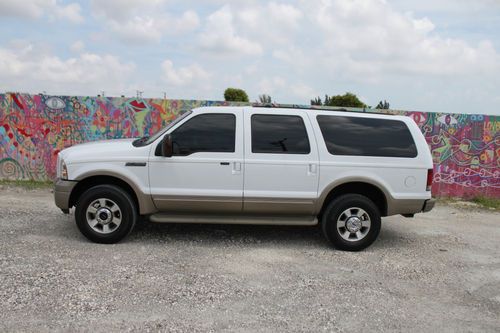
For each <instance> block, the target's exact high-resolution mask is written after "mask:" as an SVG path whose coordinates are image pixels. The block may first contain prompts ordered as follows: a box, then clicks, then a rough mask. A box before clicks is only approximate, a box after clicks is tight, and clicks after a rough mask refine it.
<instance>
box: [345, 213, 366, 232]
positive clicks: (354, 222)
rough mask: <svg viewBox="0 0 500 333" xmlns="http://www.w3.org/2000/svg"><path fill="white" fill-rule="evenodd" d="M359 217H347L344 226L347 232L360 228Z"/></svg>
mask: <svg viewBox="0 0 500 333" xmlns="http://www.w3.org/2000/svg"><path fill="white" fill-rule="evenodd" d="M361 226H362V223H361V219H360V218H359V217H357V216H352V217H350V218H348V219H347V221H346V223H345V227H346V229H347V230H349V232H358V231H359V230H360V229H361Z"/></svg>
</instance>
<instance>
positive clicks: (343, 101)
mask: <svg viewBox="0 0 500 333" xmlns="http://www.w3.org/2000/svg"><path fill="white" fill-rule="evenodd" d="M311 105H324V106H345V107H351V108H365V107H366V104H365V103H363V102H361V101H360V100H359V98H358V96H356V95H354V94H353V93H350V92H347V93H345V94H344V95H335V96H331V97H330V96H328V95H325V99H324V101H323V102H322V101H321V98H320V97H319V96H318V97H316V98H315V99H311Z"/></svg>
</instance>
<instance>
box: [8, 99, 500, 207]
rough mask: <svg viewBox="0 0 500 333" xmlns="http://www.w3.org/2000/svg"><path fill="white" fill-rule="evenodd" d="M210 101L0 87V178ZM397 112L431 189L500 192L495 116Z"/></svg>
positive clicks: (48, 165)
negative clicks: (422, 141) (420, 146)
mask: <svg viewBox="0 0 500 333" xmlns="http://www.w3.org/2000/svg"><path fill="white" fill-rule="evenodd" d="M215 105H227V103H226V102H220V101H195V100H167V99H142V98H139V99H138V98H105V97H76V96H47V95H27V94H10V93H8V94H0V179H34V180H47V179H53V178H54V177H55V169H56V165H55V163H56V158H57V153H58V152H59V151H60V150H62V149H64V148H65V147H68V146H71V145H74V144H77V143H81V142H86V141H95V140H102V139H111V138H122V137H137V136H142V135H145V134H151V133H154V132H155V131H157V130H159V129H160V128H161V127H163V126H165V124H167V123H168V122H170V121H171V120H172V119H174V118H175V117H176V116H177V115H178V113H179V112H180V111H182V110H188V109H191V108H194V107H198V106H215ZM372 111H373V110H372ZM397 112H398V113H402V114H405V115H407V116H409V117H412V118H413V120H414V121H415V122H416V123H417V124H418V125H419V127H420V129H421V130H422V133H424V135H425V137H426V139H427V142H428V144H429V146H430V147H431V150H432V154H433V158H434V163H435V176H434V185H433V193H434V194H435V195H438V196H458V197H472V196H477V195H483V196H489V197H496V198H498V197H500V132H499V128H500V117H498V116H488V115H469V114H467V115H466V114H440V113H425V112H411V111H410V112H407V111H397Z"/></svg>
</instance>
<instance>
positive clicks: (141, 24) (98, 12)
mask: <svg viewBox="0 0 500 333" xmlns="http://www.w3.org/2000/svg"><path fill="white" fill-rule="evenodd" d="M164 4H165V1H164V0H124V1H122V0H99V1H97V0H93V1H92V2H91V5H92V11H93V12H94V14H95V16H96V17H97V18H99V19H101V20H102V22H103V23H104V24H105V26H106V27H107V28H108V30H109V31H110V32H111V33H112V34H113V35H116V36H118V37H119V38H120V39H122V40H124V41H127V42H145V43H148V42H156V43H158V42H160V41H161V39H162V37H163V36H164V35H165V34H170V35H177V34H184V33H187V32H190V31H193V30H195V29H196V28H198V26H199V24H200V22H199V21H200V20H199V17H198V14H196V12H194V11H193V10H187V11H185V12H184V13H182V14H181V15H180V16H174V15H171V14H170V13H168V12H167V11H166V10H165V8H164Z"/></svg>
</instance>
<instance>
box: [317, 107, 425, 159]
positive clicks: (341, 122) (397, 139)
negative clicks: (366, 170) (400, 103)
mask: <svg viewBox="0 0 500 333" xmlns="http://www.w3.org/2000/svg"><path fill="white" fill-rule="evenodd" d="M317 120H318V124H319V127H320V129H321V133H322V134H323V139H324V140H325V144H326V148H327V149H328V152H329V153H330V154H332V155H357V156H379V157H416V156H417V148H416V147H415V142H414V141H413V137H412V135H411V133H410V130H409V129H408V127H407V126H406V124H405V123H404V122H402V121H400V120H392V119H373V118H361V117H345V116H326V115H319V116H317Z"/></svg>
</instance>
